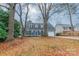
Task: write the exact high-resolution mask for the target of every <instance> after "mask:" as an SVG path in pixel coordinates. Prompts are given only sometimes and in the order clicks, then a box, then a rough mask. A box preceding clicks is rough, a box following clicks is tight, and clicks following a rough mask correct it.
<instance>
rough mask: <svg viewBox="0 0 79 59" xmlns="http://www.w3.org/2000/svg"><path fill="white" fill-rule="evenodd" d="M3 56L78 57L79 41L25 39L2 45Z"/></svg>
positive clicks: (0, 52)
mask: <svg viewBox="0 0 79 59" xmlns="http://www.w3.org/2000/svg"><path fill="white" fill-rule="evenodd" d="M0 55H1V56H75V55H76V56H77V55H79V40H71V39H61V38H53V37H25V38H23V39H17V40H13V41H11V42H3V43H0Z"/></svg>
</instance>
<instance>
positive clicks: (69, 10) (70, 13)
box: [66, 3, 74, 31]
mask: <svg viewBox="0 0 79 59" xmlns="http://www.w3.org/2000/svg"><path fill="white" fill-rule="evenodd" d="M66 5H67V8H68V13H69V19H70V24H71V30H72V31H74V26H73V23H72V12H71V8H70V4H68V3H67V4H66Z"/></svg>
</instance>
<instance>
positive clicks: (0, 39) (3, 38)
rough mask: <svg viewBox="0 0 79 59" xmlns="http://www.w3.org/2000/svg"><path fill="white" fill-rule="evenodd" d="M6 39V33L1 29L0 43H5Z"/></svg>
mask: <svg viewBox="0 0 79 59" xmlns="http://www.w3.org/2000/svg"><path fill="white" fill-rule="evenodd" d="M6 37H7V32H6V31H5V30H3V29H2V28H0V42H3V41H5V40H6Z"/></svg>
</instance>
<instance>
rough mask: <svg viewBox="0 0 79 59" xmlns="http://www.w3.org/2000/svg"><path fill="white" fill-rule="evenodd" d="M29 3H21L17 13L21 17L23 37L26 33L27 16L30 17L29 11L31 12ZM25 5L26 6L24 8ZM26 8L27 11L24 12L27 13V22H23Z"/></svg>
mask: <svg viewBox="0 0 79 59" xmlns="http://www.w3.org/2000/svg"><path fill="white" fill-rule="evenodd" d="M28 5H29V4H24V5H22V4H19V12H18V11H17V10H16V13H17V14H18V16H19V18H20V23H21V30H22V31H21V32H22V33H21V36H22V37H23V36H24V34H25V28H26V22H27V18H28V12H29V8H28ZM23 7H24V8H23ZM25 8H27V10H26V11H27V12H26V13H24V14H25V21H24V22H25V24H23V18H22V16H23V10H24V9H25Z"/></svg>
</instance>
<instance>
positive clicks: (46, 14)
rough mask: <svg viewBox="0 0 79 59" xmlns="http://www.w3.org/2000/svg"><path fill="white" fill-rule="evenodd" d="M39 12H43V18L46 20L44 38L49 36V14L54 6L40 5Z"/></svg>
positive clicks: (48, 4)
mask: <svg viewBox="0 0 79 59" xmlns="http://www.w3.org/2000/svg"><path fill="white" fill-rule="evenodd" d="M38 7H39V10H40V11H41V15H42V18H43V20H44V36H48V29H47V26H48V19H49V13H50V11H51V10H52V8H53V5H52V4H51V3H42V4H38Z"/></svg>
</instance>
